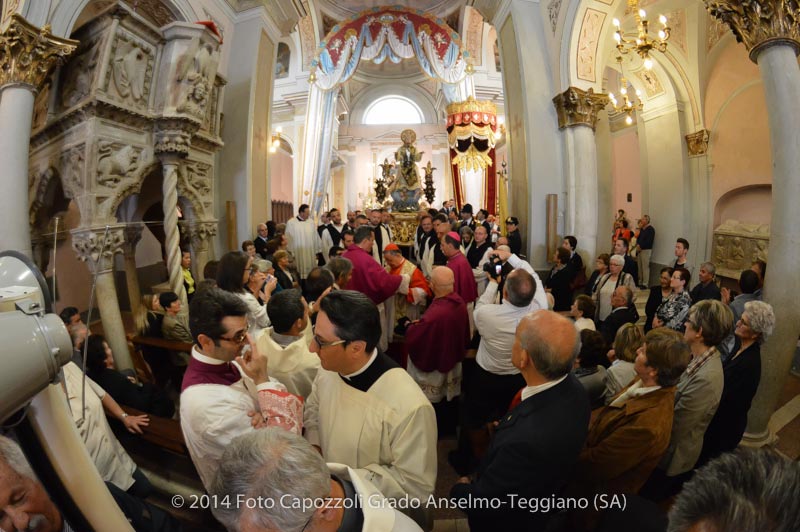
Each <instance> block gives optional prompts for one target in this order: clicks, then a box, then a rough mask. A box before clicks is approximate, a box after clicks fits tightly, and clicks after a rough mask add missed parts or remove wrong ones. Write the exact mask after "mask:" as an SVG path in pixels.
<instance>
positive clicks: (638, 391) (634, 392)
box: [611, 381, 661, 406]
mask: <svg viewBox="0 0 800 532" xmlns="http://www.w3.org/2000/svg"><path fill="white" fill-rule="evenodd" d="M659 388H661V386H658V385H656V386H642V381H636V382H635V383H633V384H631V387H630V388H628V389H627V390H625V393H623V394H621V395H620V396H619V397H617V398H616V399H614V400H613V401H612V402H611V406H619V405H621V404H622V403H624V402H625V401H627V400H628V399H633V398H634V397H641V396H642V395H646V394H648V393H650V392H654V391H656V390H658V389H659Z"/></svg>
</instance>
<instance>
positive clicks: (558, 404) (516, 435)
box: [450, 374, 590, 532]
mask: <svg viewBox="0 0 800 532" xmlns="http://www.w3.org/2000/svg"><path fill="white" fill-rule="evenodd" d="M589 414H590V412H589V399H588V398H587V397H586V391H585V390H584V389H583V386H582V385H581V383H580V382H578V379H577V378H576V377H575V376H574V375H572V374H570V375H567V377H566V378H565V379H564V380H563V381H561V382H560V383H558V384H557V385H555V386H553V387H552V388H549V389H547V390H545V391H543V392H540V393H537V394H536V395H534V396H532V397H529V398H528V399H526V400H524V401H522V402H521V403H520V404H519V405H517V407H516V408H514V410H512V411H511V412H510V413H509V414H506V415H505V416H504V417H503V418H502V419H501V420H500V424H499V425H498V426H497V429H496V430H495V433H494V438H493V439H492V443H491V445H490V446H489V450H488V451H487V453H486V456H485V457H484V459H483V462H482V463H481V465H480V468H479V469H478V475H477V478H476V480H475V481H474V482H472V483H470V484H456V485H455V486H453V488H452V489H451V490H450V497H452V498H454V499H457V500H463V502H464V503H466V502H467V499H468V498H469V497H470V496H471V497H472V500H473V501H474V500H475V499H476V498H482V497H486V498H493V497H497V498H499V499H500V500H501V501H502V502H504V503H505V504H503V505H502V506H500V507H499V508H498V509H497V510H492V509H488V508H480V507H478V508H476V507H475V506H477V505H475V504H473V505H472V507H471V508H467V509H465V510H464V512H466V514H467V516H468V518H469V526H470V530H471V531H472V532H481V531H491V532H497V531H498V530H514V531H517V530H518V531H526V532H527V531H534V530H542V529H543V528H544V525H545V523H546V522H547V521H548V518H549V515H548V514H546V513H544V512H532V511H530V508H520V504H519V499H515V500H514V502H513V503H512V500H511V497H510V496H509V494H513V495H516V496H518V497H520V498H524V499H529V498H534V497H535V498H545V497H552V496H553V495H554V494H555V495H556V496H558V494H559V493H560V490H561V488H562V486H563V484H564V483H565V481H566V479H567V478H569V476H570V474H571V470H572V468H573V466H574V465H575V463H576V462H577V460H578V455H579V454H580V451H581V448H583V444H584V441H585V440H586V434H587V431H588V427H589ZM462 504H463V503H462Z"/></svg>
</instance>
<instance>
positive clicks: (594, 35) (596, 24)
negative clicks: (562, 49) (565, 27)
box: [577, 9, 606, 82]
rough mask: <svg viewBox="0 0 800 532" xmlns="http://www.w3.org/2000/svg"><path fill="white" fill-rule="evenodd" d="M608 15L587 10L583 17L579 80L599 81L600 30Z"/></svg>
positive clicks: (579, 47) (579, 40) (579, 51)
mask: <svg viewBox="0 0 800 532" xmlns="http://www.w3.org/2000/svg"><path fill="white" fill-rule="evenodd" d="M605 19H606V14H605V13H603V12H601V11H597V10H596V9H587V10H586V13H585V14H584V15H583V22H582V23H581V31H580V36H579V38H578V51H577V54H578V61H577V65H578V78H580V79H583V80H586V81H591V82H595V81H597V76H596V68H595V57H596V56H597V44H598V39H599V37H600V30H602V28H603V22H604V21H605Z"/></svg>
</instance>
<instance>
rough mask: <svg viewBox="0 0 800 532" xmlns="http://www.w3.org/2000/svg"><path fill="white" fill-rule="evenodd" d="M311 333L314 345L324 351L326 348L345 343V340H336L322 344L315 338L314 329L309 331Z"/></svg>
mask: <svg viewBox="0 0 800 532" xmlns="http://www.w3.org/2000/svg"><path fill="white" fill-rule="evenodd" d="M311 333H312V334H313V335H314V336H312V339H313V340H314V343H316V344H317V345H318V346H319V348H320V349H325V348H326V347H333V346H334V345H342V344H346V343H347V340H336V341H335V342H323V341H322V339H320V337H319V336H317V331H316V327H314V328H313V329H311Z"/></svg>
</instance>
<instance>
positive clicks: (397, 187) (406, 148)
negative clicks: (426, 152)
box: [389, 129, 423, 212]
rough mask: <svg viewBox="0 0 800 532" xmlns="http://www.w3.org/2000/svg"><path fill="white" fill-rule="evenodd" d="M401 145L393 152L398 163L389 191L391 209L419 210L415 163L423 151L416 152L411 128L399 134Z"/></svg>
mask: <svg viewBox="0 0 800 532" xmlns="http://www.w3.org/2000/svg"><path fill="white" fill-rule="evenodd" d="M400 139H401V140H402V141H403V145H402V146H400V147H399V148H398V149H397V151H396V152H395V154H394V158H395V160H396V161H397V162H398V163H399V164H398V168H397V170H396V176H395V179H394V180H393V182H392V183H391V186H390V187H389V193H390V195H391V196H392V200H394V203H393V210H395V211H402V212H412V211H413V212H415V211H417V210H419V198H420V196H422V187H421V186H420V180H419V173H418V171H417V163H418V162H419V161H420V160H421V159H422V154H423V152H417V148H416V147H415V146H414V142H415V141H416V140H417V134H416V133H414V130H412V129H406V130H404V131H403V132H402V133H401V134H400Z"/></svg>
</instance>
